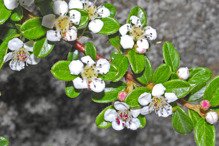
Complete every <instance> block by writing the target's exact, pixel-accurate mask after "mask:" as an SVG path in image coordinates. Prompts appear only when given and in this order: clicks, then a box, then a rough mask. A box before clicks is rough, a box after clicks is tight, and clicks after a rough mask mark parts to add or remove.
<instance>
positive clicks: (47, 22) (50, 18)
mask: <svg viewBox="0 0 219 146" xmlns="http://www.w3.org/2000/svg"><path fill="white" fill-rule="evenodd" d="M55 20H56V16H55V15H54V14H49V15H46V16H43V20H42V25H43V26H44V27H47V28H51V29H52V28H53V27H54V24H55Z"/></svg>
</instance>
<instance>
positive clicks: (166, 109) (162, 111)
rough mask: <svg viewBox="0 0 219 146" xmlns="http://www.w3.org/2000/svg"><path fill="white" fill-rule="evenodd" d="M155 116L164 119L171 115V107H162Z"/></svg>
mask: <svg viewBox="0 0 219 146" xmlns="http://www.w3.org/2000/svg"><path fill="white" fill-rule="evenodd" d="M157 115H158V116H159V117H164V118H166V117H168V116H170V115H172V106H171V105H169V104H168V105H166V106H164V107H163V108H160V109H159V110H158V111H157Z"/></svg>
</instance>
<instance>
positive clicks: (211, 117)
mask: <svg viewBox="0 0 219 146" xmlns="http://www.w3.org/2000/svg"><path fill="white" fill-rule="evenodd" d="M205 119H206V121H207V122H208V123H210V124H215V123H217V121H218V114H217V113H216V112H213V111H210V112H208V113H207V114H206V117H205Z"/></svg>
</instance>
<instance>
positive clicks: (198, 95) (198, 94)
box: [188, 86, 206, 101]
mask: <svg viewBox="0 0 219 146" xmlns="http://www.w3.org/2000/svg"><path fill="white" fill-rule="evenodd" d="M205 90H206V86H204V87H203V88H202V89H201V90H199V91H198V92H196V93H194V94H192V95H191V96H190V97H189V99H188V101H199V100H201V99H202V97H203V96H204V92H205Z"/></svg>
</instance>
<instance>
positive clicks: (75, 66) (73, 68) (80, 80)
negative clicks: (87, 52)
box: [69, 56, 110, 93]
mask: <svg viewBox="0 0 219 146" xmlns="http://www.w3.org/2000/svg"><path fill="white" fill-rule="evenodd" d="M109 69H110V63H109V62H108V61H107V60H106V59H99V60H98V61H97V62H96V63H95V62H94V61H93V60H92V59H91V57H90V56H85V57H82V58H81V61H80V60H73V61H72V62H71V63H70V64H69V70H70V72H71V74H73V75H81V77H77V78H76V79H74V80H73V84H74V87H75V88H76V89H88V88H89V89H91V90H92V91H94V92H97V93H99V92H102V91H103V90H104V89H105V82H104V81H103V80H102V79H101V78H98V75H99V74H106V73H108V72H109Z"/></svg>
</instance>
